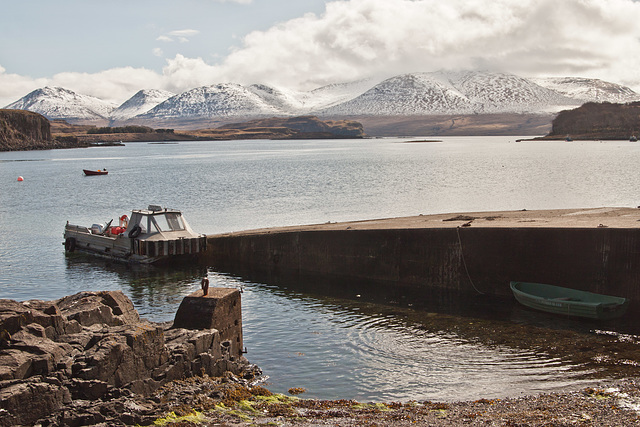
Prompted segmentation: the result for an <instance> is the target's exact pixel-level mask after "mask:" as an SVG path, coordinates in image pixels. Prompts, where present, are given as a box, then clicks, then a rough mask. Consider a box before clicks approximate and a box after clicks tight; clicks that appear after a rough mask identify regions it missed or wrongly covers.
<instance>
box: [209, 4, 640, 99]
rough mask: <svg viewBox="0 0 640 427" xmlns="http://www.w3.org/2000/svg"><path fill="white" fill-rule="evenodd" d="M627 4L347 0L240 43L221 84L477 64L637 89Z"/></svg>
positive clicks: (321, 79)
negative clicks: (601, 79)
mask: <svg viewBox="0 0 640 427" xmlns="http://www.w3.org/2000/svg"><path fill="white" fill-rule="evenodd" d="M639 20H640V5H639V4H637V3H635V2H633V1H631V0H606V1H602V0H563V1H557V0H448V1H446V2H445V1H440V0H421V1H412V0H351V1H333V2H330V3H327V9H326V12H325V13H324V14H323V15H322V16H316V15H313V14H309V15H305V16H303V17H300V18H297V19H293V20H290V21H288V22H285V23H282V24H280V25H277V26H274V27H272V28H270V29H269V30H267V31H256V32H253V33H250V34H249V35H247V36H246V37H245V38H244V42H243V46H242V47H241V48H238V49H236V50H235V51H233V52H232V53H231V54H230V55H229V56H228V57H227V58H226V60H225V61H224V62H223V63H222V65H221V66H220V67H219V69H218V73H219V75H220V78H221V79H225V78H226V79H229V78H232V77H233V78H234V79H236V80H240V81H244V82H255V81H261V82H270V83H273V84H281V85H291V84H292V83H297V84H298V86H302V87H305V88H310V87H313V86H317V85H320V84H326V83H331V82H334V81H337V80H338V81H344V80H350V79H357V78H361V77H365V76H368V75H371V74H375V75H380V76H387V75H393V74H398V73H404V72H413V71H431V70H435V69H441V68H484V69H495V70H504V71H509V72H514V73H519V74H525V75H537V74H553V75H585V76H600V77H605V78H608V79H610V80H611V79H613V80H618V81H621V82H625V83H633V84H638V77H636V76H637V72H636V71H635V70H636V69H637V67H638V66H640V43H639V41H638V40H639V39H640V28H639V27H638V25H636V23H637V22H638V21H639Z"/></svg>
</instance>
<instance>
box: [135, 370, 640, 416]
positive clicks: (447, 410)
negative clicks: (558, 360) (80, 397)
mask: <svg viewBox="0 0 640 427" xmlns="http://www.w3.org/2000/svg"><path fill="white" fill-rule="evenodd" d="M302 392H304V389H302V388H293V389H290V390H289V395H284V394H276V393H272V392H271V391H269V390H268V389H267V388H264V387H262V386H251V385H248V384H247V383H246V381H243V380H242V379H238V378H235V377H233V376H232V375H227V376H226V377H222V378H211V377H208V376H202V377H199V376H198V377H193V378H190V379H188V380H184V381H174V382H172V383H170V384H167V385H166V386H165V387H163V388H162V389H160V390H158V391H157V392H156V393H155V394H154V395H153V396H150V397H149V398H147V399H149V400H154V401H163V402H167V403H168V404H167V406H166V409H165V411H164V412H163V413H161V414H156V416H157V418H155V419H154V420H153V423H154V424H155V425H176V426H181V427H184V426H219V425H227V426H251V425H276V426H320V425H331V426H354V425H358V426H390V425H393V426H412V425H437V426H459V425H471V426H474V425H482V426H487V425H494V426H551V425H553V426H568V425H598V426H621V425H636V424H637V423H638V422H639V421H640V415H639V412H638V411H639V410H640V404H639V402H640V386H639V382H638V379H636V378H633V379H626V380H617V381H614V382H611V383H601V384H598V385H596V386H593V385H591V386H584V387H582V388H580V389H576V390H571V391H561V392H557V393H548V394H538V395H530V396H520V397H509V398H502V399H485V398H480V399H477V400H474V401H463V402H432V401H422V402H420V401H409V402H385V403H362V402H357V401H355V400H347V399H340V400H320V399H305V398H300V397H299V396H297V395H299V394H300V393H302ZM135 404H136V405H135V406H137V407H140V408H144V407H148V406H149V401H146V400H144V399H142V400H140V399H136V400H135Z"/></svg>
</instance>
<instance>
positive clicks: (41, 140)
mask: <svg viewBox="0 0 640 427" xmlns="http://www.w3.org/2000/svg"><path fill="white" fill-rule="evenodd" d="M53 145H54V143H53V141H52V139H51V127H50V125H49V120H47V119H46V118H45V117H44V116H42V115H40V114H38V113H32V112H30V111H23V110H0V150H2V151H16V150H37V149H43V148H55V147H54V146H53Z"/></svg>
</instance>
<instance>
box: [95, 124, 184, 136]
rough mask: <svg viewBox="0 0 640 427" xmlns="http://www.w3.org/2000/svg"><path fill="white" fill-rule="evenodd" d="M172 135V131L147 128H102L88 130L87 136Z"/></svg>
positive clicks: (131, 126) (132, 126) (133, 126)
mask: <svg viewBox="0 0 640 427" xmlns="http://www.w3.org/2000/svg"><path fill="white" fill-rule="evenodd" d="M152 132H158V133H173V129H152V128H150V127H147V126H135V125H130V126H121V127H102V128H93V129H88V130H87V133H88V134H105V133H152Z"/></svg>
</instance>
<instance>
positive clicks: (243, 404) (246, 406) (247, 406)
mask: <svg viewBox="0 0 640 427" xmlns="http://www.w3.org/2000/svg"><path fill="white" fill-rule="evenodd" d="M237 408H238V409H239V410H241V411H247V412H252V413H258V412H259V411H258V410H257V409H256V408H254V407H253V403H251V402H249V401H248V400H241V401H240V402H238V405H237Z"/></svg>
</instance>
